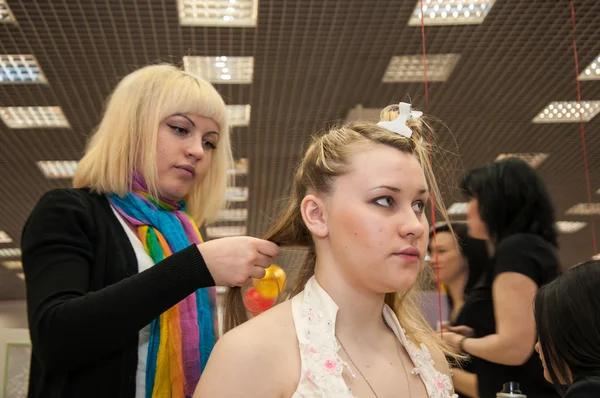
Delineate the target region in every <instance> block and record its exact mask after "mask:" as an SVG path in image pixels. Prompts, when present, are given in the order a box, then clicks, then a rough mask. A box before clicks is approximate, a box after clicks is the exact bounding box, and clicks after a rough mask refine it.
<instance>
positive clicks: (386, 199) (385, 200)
mask: <svg viewBox="0 0 600 398" xmlns="http://www.w3.org/2000/svg"><path fill="white" fill-rule="evenodd" d="M373 203H376V204H377V205H379V206H382V207H390V206H392V205H393V204H394V198H392V197H391V196H382V197H381V198H377V199H375V200H374V201H373Z"/></svg>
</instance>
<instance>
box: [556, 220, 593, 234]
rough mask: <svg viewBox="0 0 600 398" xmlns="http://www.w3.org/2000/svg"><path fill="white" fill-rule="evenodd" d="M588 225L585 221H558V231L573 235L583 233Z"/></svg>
mask: <svg viewBox="0 0 600 398" xmlns="http://www.w3.org/2000/svg"><path fill="white" fill-rule="evenodd" d="M586 225H587V223H586V222H583V221H557V222H556V229H557V230H558V232H560V233H562V234H572V233H575V232H579V231H581V230H582V229H583V228H585V226H586Z"/></svg>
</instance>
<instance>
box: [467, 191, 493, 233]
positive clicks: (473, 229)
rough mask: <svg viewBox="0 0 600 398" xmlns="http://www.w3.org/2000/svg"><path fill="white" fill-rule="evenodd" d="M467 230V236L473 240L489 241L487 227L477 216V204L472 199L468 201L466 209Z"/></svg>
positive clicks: (475, 200)
mask: <svg viewBox="0 0 600 398" xmlns="http://www.w3.org/2000/svg"><path fill="white" fill-rule="evenodd" d="M467 228H468V231H469V236H470V237H472V238H475V239H481V240H489V238H490V236H489V234H488V229H487V225H485V223H484V222H483V220H482V219H481V216H480V215H479V203H478V202H477V199H475V198H473V199H471V200H470V201H469V206H468V207H467Z"/></svg>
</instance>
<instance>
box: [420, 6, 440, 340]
mask: <svg viewBox="0 0 600 398" xmlns="http://www.w3.org/2000/svg"><path fill="white" fill-rule="evenodd" d="M421 49H422V51H423V78H424V79H423V80H424V82H425V110H426V111H428V110H429V85H428V84H427V51H426V45H425V13H424V12H423V0H421ZM431 138H432V137H430V142H431V141H432V139H431ZM429 163H430V165H431V167H432V168H433V154H432V153H431V152H430V153H429ZM430 203H431V225H432V227H433V228H432V230H433V242H434V243H435V242H437V234H436V231H435V201H434V197H433V196H431V201H430ZM430 261H431V260H430ZM437 263H438V254H437V250H436V252H435V258H434V264H436V265H437ZM435 276H436V280H437V296H438V309H439V316H440V332H441V334H442V336H443V334H444V332H443V330H442V324H443V319H444V318H443V313H442V284H441V282H440V272H439V270H438V267H435Z"/></svg>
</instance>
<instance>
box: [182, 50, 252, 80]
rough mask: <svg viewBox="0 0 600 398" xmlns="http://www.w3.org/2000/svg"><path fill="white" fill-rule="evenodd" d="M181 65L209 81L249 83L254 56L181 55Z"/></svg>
mask: <svg viewBox="0 0 600 398" xmlns="http://www.w3.org/2000/svg"><path fill="white" fill-rule="evenodd" d="M183 67H184V69H185V70H186V71H188V72H190V73H194V74H197V75H198V76H200V77H202V78H203V79H205V80H207V81H208V82H210V83H220V84H251V83H252V78H253V75H254V57H226V56H218V57H196V56H185V57H183Z"/></svg>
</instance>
